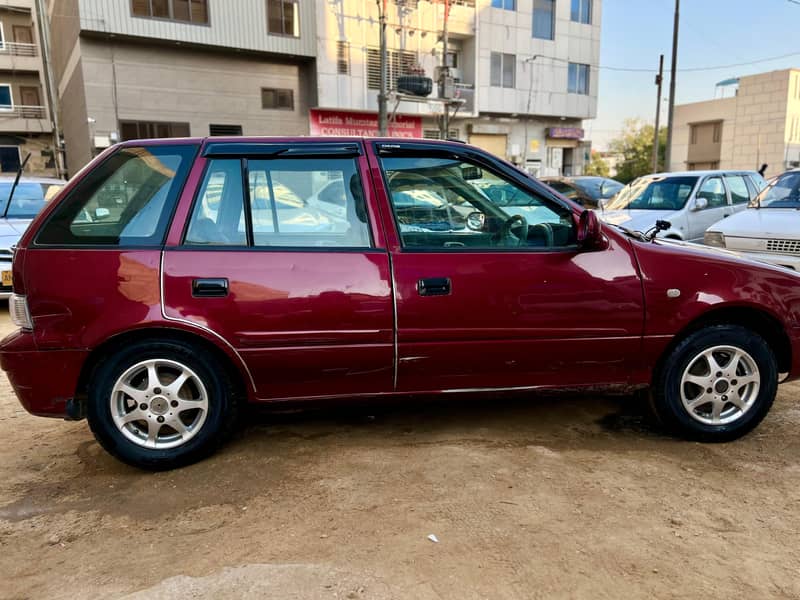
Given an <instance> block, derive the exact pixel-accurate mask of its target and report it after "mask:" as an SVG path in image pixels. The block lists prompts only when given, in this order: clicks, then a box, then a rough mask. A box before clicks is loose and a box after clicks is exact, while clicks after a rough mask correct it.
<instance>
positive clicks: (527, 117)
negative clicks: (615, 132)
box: [48, 0, 601, 174]
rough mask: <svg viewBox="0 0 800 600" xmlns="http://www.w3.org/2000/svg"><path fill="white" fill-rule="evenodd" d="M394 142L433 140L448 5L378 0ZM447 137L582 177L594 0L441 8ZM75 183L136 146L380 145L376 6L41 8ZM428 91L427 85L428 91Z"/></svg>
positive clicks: (219, 3) (335, 2)
mask: <svg viewBox="0 0 800 600" xmlns="http://www.w3.org/2000/svg"><path fill="white" fill-rule="evenodd" d="M385 4H386V5H387V23H388V25H387V39H388V48H389V50H388V75H389V88H390V92H391V93H390V106H389V111H390V116H391V127H390V133H391V134H393V135H413V136H420V137H422V136H427V137H437V136H438V135H439V125H438V121H437V116H438V114H440V113H441V111H442V110H443V106H445V103H443V102H442V101H441V100H442V99H437V95H438V90H435V91H434V93H433V95H432V98H429V99H425V100H419V99H417V101H412V99H410V98H409V97H408V96H407V95H400V96H398V95H397V94H396V91H397V85H396V83H397V78H398V77H399V76H402V75H405V74H408V73H412V72H413V73H424V74H425V75H427V76H428V77H431V78H434V79H436V78H437V67H439V66H440V65H441V64H442V62H443V54H444V44H443V39H442V30H443V29H444V10H445V2H444V1H443V0H387V2H386V3H385ZM449 4H450V16H449V19H448V22H447V28H448V32H449V34H448V52H447V57H446V60H447V64H448V65H449V67H450V75H451V76H452V78H453V84H454V85H453V86H451V87H448V92H447V93H446V94H445V95H446V96H447V99H448V100H452V99H453V98H455V99H456V102H455V103H453V102H450V106H451V107H455V104H458V110H457V111H456V112H455V115H454V118H452V119H451V123H450V131H449V137H457V138H460V139H464V140H467V141H469V142H472V143H474V144H476V145H479V146H482V147H484V148H487V149H489V150H491V151H493V152H495V153H496V154H499V155H501V156H505V157H507V158H508V159H509V160H512V161H514V162H516V163H517V164H519V165H521V166H523V167H526V168H528V169H529V170H531V171H532V172H536V173H540V174H553V173H567V174H569V173H573V174H577V173H580V171H581V169H582V165H583V163H584V161H585V160H588V142H586V141H584V140H583V129H582V121H583V119H588V118H593V117H594V116H595V113H596V106H597V71H596V69H595V68H594V67H593V65H596V64H597V60H598V56H599V45H600V14H601V0H450V1H449ZM48 12H49V15H48V16H49V21H50V30H51V32H52V33H51V41H52V48H53V69H54V72H55V80H56V82H57V96H58V101H59V106H60V114H61V116H62V121H63V136H64V140H65V144H66V154H67V161H68V166H69V170H70V172H75V170H76V169H77V168H79V167H80V166H82V165H83V164H85V163H86V162H87V161H88V160H89V159H90V158H91V156H92V155H93V154H94V153H96V152H97V151H98V150H100V149H102V148H103V147H105V146H108V145H109V144H111V143H114V142H115V141H117V140H125V139H130V138H135V137H146V136H182V135H193V136H194V135H209V134H212V135H213V134H217V133H220V134H222V133H226V134H236V133H242V134H245V135H247V134H251V135H295V134H307V133H312V134H322V135H325V134H357V135H358V134H361V135H373V134H375V133H376V132H377V110H378V92H379V89H378V88H379V87H380V64H381V61H380V51H379V31H380V30H379V3H378V2H376V0H326V1H322V0H320V1H317V2H312V1H311V0H237V1H236V2H235V3H234V2H231V0H49V11H48ZM434 87H437V86H434Z"/></svg>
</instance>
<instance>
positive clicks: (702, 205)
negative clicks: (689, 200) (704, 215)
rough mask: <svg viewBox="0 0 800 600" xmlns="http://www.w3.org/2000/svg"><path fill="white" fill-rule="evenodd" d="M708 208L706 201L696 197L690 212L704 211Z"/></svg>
mask: <svg viewBox="0 0 800 600" xmlns="http://www.w3.org/2000/svg"><path fill="white" fill-rule="evenodd" d="M707 208H708V200H706V199H705V198H703V197H702V196H698V197H697V198H695V199H694V205H693V206H692V210H705V209H707Z"/></svg>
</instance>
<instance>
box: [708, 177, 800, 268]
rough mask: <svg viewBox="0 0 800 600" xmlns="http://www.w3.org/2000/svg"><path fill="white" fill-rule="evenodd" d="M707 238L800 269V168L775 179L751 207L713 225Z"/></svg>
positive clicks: (751, 256) (709, 243) (746, 253)
mask: <svg viewBox="0 0 800 600" xmlns="http://www.w3.org/2000/svg"><path fill="white" fill-rule="evenodd" d="M704 241H705V243H706V244H707V245H709V246H717V247H719V248H727V249H729V250H734V251H736V252H741V253H742V254H744V255H745V256H748V257H750V258H755V259H757V260H760V261H763V262H768V263H772V264H774V265H779V266H782V267H789V268H791V269H794V270H795V271H800V169H797V170H794V171H788V172H786V173H784V174H783V175H781V176H780V177H778V178H777V179H775V181H773V182H772V183H771V184H770V185H769V187H768V188H767V189H765V190H764V191H763V192H761V194H760V195H759V196H758V197H757V198H755V199H754V200H753V201H752V202H751V203H750V205H749V207H748V209H747V210H745V211H742V212H740V213H739V214H737V215H735V216H733V217H731V218H730V219H725V220H724V221H720V222H718V223H715V224H714V225H712V226H711V227H709V228H708V231H706V234H705V237H704Z"/></svg>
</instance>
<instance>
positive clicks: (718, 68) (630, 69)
mask: <svg viewBox="0 0 800 600" xmlns="http://www.w3.org/2000/svg"><path fill="white" fill-rule="evenodd" d="M792 1H794V2H796V3H797V4H798V5H800V0H792ZM793 56H800V52H790V53H788V54H781V55H780V56H770V57H768V58H761V59H758V60H750V61H747V62H740V63H730V64H727V65H716V66H713V67H686V68H683V69H678V72H679V73H696V72H700V71H721V70H723V69H733V68H736V67H748V66H750V65H757V64H761V63H765V62H771V61H773V60H781V59H784V58H791V57H793ZM537 58H544V59H549V60H552V61H556V62H564V63H569V62H571V61H569V60H568V59H565V58H557V57H555V56H538V57H537ZM591 67H592V68H593V69H601V70H604V71H623V72H627V73H657V72H658V69H652V68H650V69H646V68H638V67H615V66H609V65H591Z"/></svg>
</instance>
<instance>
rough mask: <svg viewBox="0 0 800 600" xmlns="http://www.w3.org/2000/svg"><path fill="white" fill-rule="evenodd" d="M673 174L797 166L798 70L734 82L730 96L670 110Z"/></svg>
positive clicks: (799, 143)
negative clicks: (734, 93) (672, 129)
mask: <svg viewBox="0 0 800 600" xmlns="http://www.w3.org/2000/svg"><path fill="white" fill-rule="evenodd" d="M673 140H674V141H673V145H672V164H671V165H670V169H671V170H674V171H678V170H684V169H689V170H693V169H697V170H699V169H758V168H760V167H761V165H763V164H766V165H768V166H767V171H766V175H767V176H768V177H769V176H772V175H777V174H779V173H781V172H783V171H785V170H786V169H790V168H794V167H800V69H784V70H781V71H773V72H770V73H762V74H759V75H751V76H747V77H742V78H740V79H739V85H738V90H737V93H736V95H735V96H733V97H730V98H722V99H718V100H709V101H705V102H694V103H691V104H683V105H679V106H676V107H675V133H674V136H673Z"/></svg>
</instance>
